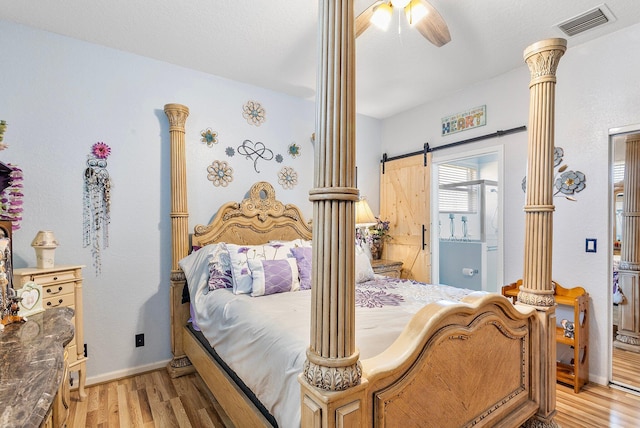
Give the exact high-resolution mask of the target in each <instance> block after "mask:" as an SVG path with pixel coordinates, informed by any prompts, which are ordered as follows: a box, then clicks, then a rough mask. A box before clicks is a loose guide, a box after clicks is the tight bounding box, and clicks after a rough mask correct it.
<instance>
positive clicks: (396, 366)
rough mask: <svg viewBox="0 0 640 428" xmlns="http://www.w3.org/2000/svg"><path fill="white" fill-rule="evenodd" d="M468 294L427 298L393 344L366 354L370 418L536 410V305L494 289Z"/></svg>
mask: <svg viewBox="0 0 640 428" xmlns="http://www.w3.org/2000/svg"><path fill="white" fill-rule="evenodd" d="M464 302H465V303H462V304H458V303H452V302H437V303H432V304H430V305H428V306H426V307H425V308H424V309H423V310H421V311H420V312H419V313H418V314H416V316H414V318H413V319H412V320H411V322H410V323H409V325H408V326H407V327H406V329H405V330H404V332H403V334H402V335H401V336H400V337H399V338H398V340H397V341H396V342H395V343H394V344H393V345H392V346H391V347H390V348H389V349H388V350H387V351H385V352H384V353H382V354H380V355H379V356H377V357H374V358H371V359H369V360H363V361H362V365H363V377H364V378H365V379H366V380H367V382H368V384H369V386H368V390H369V393H368V394H367V400H368V412H367V413H368V414H369V415H371V417H372V419H373V420H372V423H371V424H368V425H369V426H381V427H382V426H402V427H409V426H420V427H445V426H455V427H466V426H498V425H504V426H518V425H520V424H522V423H523V422H524V421H526V420H527V419H529V418H530V417H531V416H532V415H533V414H534V413H535V412H536V409H537V407H538V406H537V404H536V402H535V401H534V398H533V396H532V394H531V386H532V383H535V381H534V380H532V379H530V376H531V372H532V371H531V367H535V362H534V361H532V359H534V358H535V355H536V352H535V349H534V348H535V347H534V344H535V343H537V340H538V339H537V335H538V334H539V332H538V324H537V318H536V316H535V311H534V310H533V309H530V308H526V309H522V311H519V310H517V309H515V308H514V306H513V305H511V303H510V302H508V301H507V300H506V299H504V298H502V297H501V296H496V295H471V296H469V297H467V298H466V299H464ZM498 421H500V423H499V424H498Z"/></svg>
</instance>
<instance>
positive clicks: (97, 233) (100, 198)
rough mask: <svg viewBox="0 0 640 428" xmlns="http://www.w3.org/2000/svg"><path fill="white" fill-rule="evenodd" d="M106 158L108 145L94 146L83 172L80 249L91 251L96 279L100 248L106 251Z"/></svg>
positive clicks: (108, 183) (108, 189)
mask: <svg viewBox="0 0 640 428" xmlns="http://www.w3.org/2000/svg"><path fill="white" fill-rule="evenodd" d="M110 154H111V148H110V147H109V146H108V145H106V144H105V143H103V142H98V143H95V144H94V145H93V146H92V147H91V153H90V154H89V156H88V158H87V169H85V171H84V213H83V214H84V218H83V220H84V221H83V246H84V247H85V248H86V247H91V255H92V257H93V266H94V267H95V270H96V275H99V274H100V273H102V259H101V246H100V244H101V243H102V248H107V247H109V222H110V214H109V212H110V207H111V178H110V177H109V171H107V157H109V155H110Z"/></svg>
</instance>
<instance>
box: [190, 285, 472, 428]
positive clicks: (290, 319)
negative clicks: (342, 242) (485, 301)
mask: <svg viewBox="0 0 640 428" xmlns="http://www.w3.org/2000/svg"><path fill="white" fill-rule="evenodd" d="M202 287H206V284H201V285H199V286H197V287H194V288H193V289H190V295H191V302H192V305H193V312H194V314H193V315H194V318H195V319H194V321H195V322H196V323H197V325H198V327H199V329H200V330H201V331H202V333H203V335H204V336H205V337H206V339H207V340H208V341H209V343H210V345H211V346H212V347H213V348H215V350H216V352H217V353H218V355H219V356H220V358H222V359H223V360H224V361H225V363H226V365H227V366H228V367H229V368H231V370H233V371H234V372H235V373H236V374H237V375H238V377H240V378H241V379H242V381H243V382H244V384H245V385H246V386H247V387H248V388H250V389H251V391H253V393H254V394H255V396H256V397H257V399H258V400H259V401H260V402H261V403H262V404H263V405H264V407H265V408H266V409H267V411H268V412H269V413H270V414H272V415H273V416H274V417H275V419H276V421H277V422H278V425H279V426H280V427H283V428H289V427H299V426H300V385H299V383H298V380H297V378H298V375H299V374H300V373H301V372H302V370H303V364H304V361H305V358H306V357H305V352H306V349H307V347H308V346H309V341H310V333H309V328H310V302H311V292H310V291H309V290H304V291H295V292H286V293H278V294H272V295H267V296H261V297H251V296H250V295H247V294H242V295H236V294H233V293H232V292H231V290H230V289H218V290H214V291H211V292H208V293H206V294H205V291H207V290H206V289H202ZM470 292H471V290H464V289H460V288H455V287H449V286H443V285H431V284H422V283H418V282H415V281H410V280H398V279H393V278H387V277H383V276H379V275H376V277H375V278H374V279H372V280H370V281H365V282H362V283H360V284H357V285H356V345H357V346H358V348H359V350H360V358H361V359H367V358H370V357H373V356H375V355H377V354H379V353H381V352H382V351H384V350H385V349H386V348H387V347H388V346H389V345H391V344H392V343H393V341H394V340H395V339H396V338H397V337H398V335H399V334H400V332H401V331H402V329H403V328H404V326H405V325H406V324H407V322H408V321H409V320H410V319H411V317H412V316H413V314H415V313H416V312H417V311H418V310H420V308H422V307H423V306H424V305H426V304H428V303H431V302H435V301H438V300H443V299H444V300H453V301H459V300H460V299H461V298H462V297H464V296H466V295H467V294H469V293H470Z"/></svg>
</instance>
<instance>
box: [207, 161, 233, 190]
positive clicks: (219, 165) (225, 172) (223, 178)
mask: <svg viewBox="0 0 640 428" xmlns="http://www.w3.org/2000/svg"><path fill="white" fill-rule="evenodd" d="M207 173H208V174H207V179H209V181H211V182H212V183H213V185H214V186H216V187H220V186H222V187H227V185H228V184H229V183H231V182H232V181H233V168H231V167H230V166H229V164H227V163H226V162H225V161H219V160H216V161H213V162H212V163H211V165H209V166H208V167H207Z"/></svg>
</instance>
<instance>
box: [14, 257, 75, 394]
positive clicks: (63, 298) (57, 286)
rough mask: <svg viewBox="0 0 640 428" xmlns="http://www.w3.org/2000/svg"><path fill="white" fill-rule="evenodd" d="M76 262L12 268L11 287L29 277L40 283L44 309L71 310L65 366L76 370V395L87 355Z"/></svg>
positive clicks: (26, 280) (19, 284)
mask: <svg viewBox="0 0 640 428" xmlns="http://www.w3.org/2000/svg"><path fill="white" fill-rule="evenodd" d="M83 267H84V266H80V265H60V266H54V267H51V268H35V267H29V268H21V269H14V270H13V284H14V285H13V286H14V288H16V289H18V288H22V286H23V285H24V284H26V283H27V282H29V281H33V282H35V283H37V284H39V285H41V286H42V295H43V296H42V307H43V308H44V309H51V308H58V307H69V308H72V309H73V310H74V311H75V317H74V325H75V338H74V340H72V341H71V342H70V343H69V345H68V346H67V352H68V354H69V370H70V371H76V372H78V395H79V396H80V400H84V399H85V398H86V397H87V394H86V392H85V391H84V386H85V381H86V377H87V357H85V354H84V328H83V318H82V268H83Z"/></svg>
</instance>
